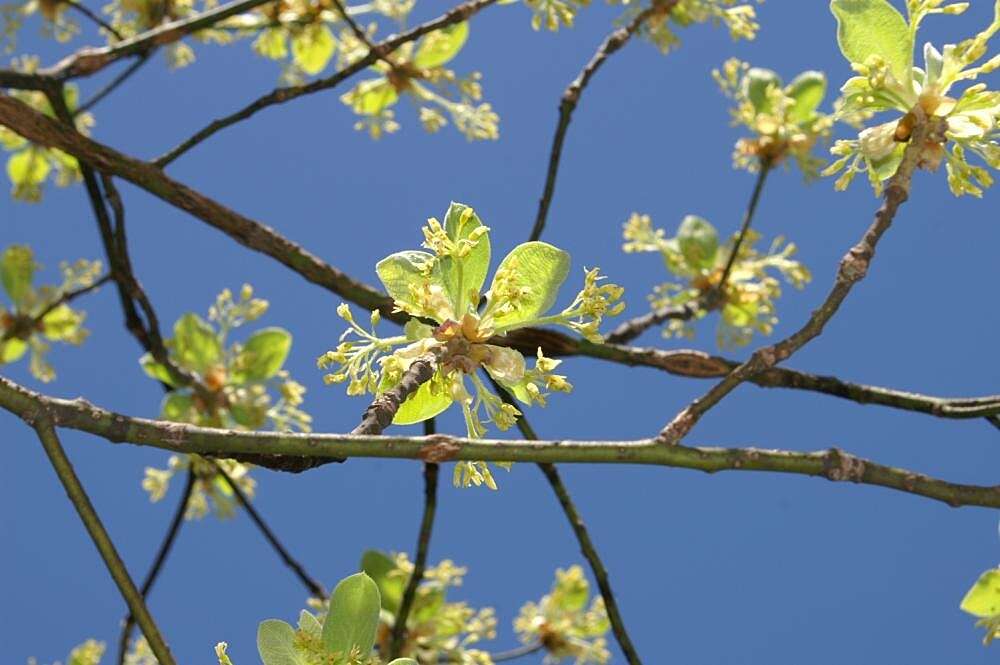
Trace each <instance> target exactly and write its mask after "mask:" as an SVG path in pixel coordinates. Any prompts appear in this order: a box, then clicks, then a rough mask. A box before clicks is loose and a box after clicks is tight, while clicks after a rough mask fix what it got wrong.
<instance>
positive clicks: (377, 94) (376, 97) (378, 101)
mask: <svg viewBox="0 0 1000 665" xmlns="http://www.w3.org/2000/svg"><path fill="white" fill-rule="evenodd" d="M340 99H341V101H343V102H344V103H345V104H347V105H348V106H350V107H351V110H352V111H354V112H355V113H357V114H358V115H378V114H379V113H381V112H382V111H383V109H387V108H389V107H390V106H392V105H393V104H395V103H396V102H397V101H399V93H398V92H397V91H396V87H395V86H394V85H392V83H391V82H390V81H389V79H387V78H385V77H384V76H380V77H378V78H374V79H369V80H367V81H362V82H361V83H359V84H357V85H356V86H355V87H354V89H353V90H351V91H350V92H348V93H346V94H345V95H343V96H342V97H341V98H340Z"/></svg>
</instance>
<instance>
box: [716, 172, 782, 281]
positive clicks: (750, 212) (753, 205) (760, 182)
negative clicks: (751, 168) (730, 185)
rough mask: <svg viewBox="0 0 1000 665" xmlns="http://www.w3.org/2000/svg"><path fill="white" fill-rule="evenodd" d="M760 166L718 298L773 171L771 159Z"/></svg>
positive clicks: (724, 270) (723, 274) (728, 260)
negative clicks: (768, 177) (769, 175)
mask: <svg viewBox="0 0 1000 665" xmlns="http://www.w3.org/2000/svg"><path fill="white" fill-rule="evenodd" d="M758 168H759V170H758V171H757V181H756V183H755V184H754V187H753V194H751V195H750V203H749V204H748V205H747V210H746V213H744V215H743V225H742V226H741V227H740V232H739V235H738V236H737V237H736V243H735V244H733V249H732V251H731V252H730V253H729V258H728V259H727V260H726V267H725V269H723V271H722V277H720V278H719V283H718V284H717V285H716V286H715V298H714V299H716V300H718V299H721V297H722V295H723V293H725V289H726V281H728V280H729V275H730V274H731V273H732V271H733V266H734V265H736V259H737V258H738V257H739V254H740V248H741V247H742V246H743V241H745V240H746V237H747V233H749V232H750V225H751V224H753V216H754V213H756V212H757V205H758V204H759V203H760V195H761V193H762V192H763V191H764V184H765V183H766V182H767V175H768V174H769V173H770V172H771V168H772V167H771V160H770V159H762V160H761V162H760V165H759V167H758Z"/></svg>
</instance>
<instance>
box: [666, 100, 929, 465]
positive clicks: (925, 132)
mask: <svg viewBox="0 0 1000 665" xmlns="http://www.w3.org/2000/svg"><path fill="white" fill-rule="evenodd" d="M931 122H932V121H928V119H927V118H926V117H921V118H920V120H919V122H918V123H917V126H916V128H915V129H914V131H913V135H912V137H911V141H910V144H909V145H908V146H907V147H906V152H905V153H904V155H903V161H902V162H901V163H900V165H899V169H898V170H897V171H896V175H894V176H893V177H892V179H891V180H890V181H889V184H888V186H887V187H886V191H885V201H884V202H883V204H882V207H881V208H879V210H878V212H877V213H875V221H874V222H873V223H872V225H871V226H870V227H869V228H868V231H866V232H865V235H864V236H863V237H862V238H861V240H859V241H858V243H857V244H856V245H854V247H852V248H851V249H850V251H849V252H848V253H847V254H846V255H845V256H844V258H843V259H842V260H841V262H840V267H839V268H838V270H837V277H836V279H835V281H834V284H833V287H832V288H831V290H830V293H829V294H828V295H827V297H826V300H824V301H823V303H822V304H821V305H820V306H819V307H818V308H817V309H815V310H814V311H813V313H812V316H810V317H809V320H808V321H807V322H806V324H805V325H804V326H803V327H802V328H800V329H799V330H798V331H797V332H795V333H793V334H792V335H791V336H790V337H788V338H786V339H784V340H782V341H780V342H778V343H776V344H772V345H769V346H766V347H763V348H760V349H758V350H757V351H755V352H754V353H753V355H752V356H751V357H750V360H748V361H747V362H745V363H743V364H742V365H740V366H739V367H737V368H736V369H734V370H733V371H732V372H731V373H730V374H729V375H727V376H726V378H724V379H723V380H722V381H720V382H719V383H717V384H716V385H715V386H714V387H713V388H712V389H711V390H709V391H708V392H707V393H705V395H703V396H702V397H700V398H698V399H696V400H695V401H693V402H692V403H691V404H689V405H688V406H687V407H685V408H684V409H682V410H681V411H680V413H678V414H677V415H676V416H675V417H674V419H673V420H672V421H671V422H670V423H668V424H667V426H666V427H664V428H663V430H662V431H661V432H660V435H659V439H660V440H661V441H663V442H664V443H666V444H670V445H672V444H675V443H677V442H678V441H680V440H681V439H682V438H683V437H684V435H686V434H687V433H688V432H689V431H690V430H691V428H692V427H694V425H695V424H696V423H697V422H698V420H699V419H700V418H701V417H702V416H703V415H704V414H705V413H706V412H708V410H709V409H711V408H712V407H713V406H715V405H716V404H718V403H719V402H720V401H722V400H723V399H724V398H725V397H726V396H727V395H728V394H729V393H730V392H732V391H733V390H734V389H735V388H736V387H737V386H738V385H740V384H741V383H743V382H744V381H746V380H748V379H749V378H751V377H753V376H754V375H756V374H758V373H760V372H762V371H764V370H766V369H769V368H771V367H774V365H775V364H777V363H779V362H781V361H783V360H786V359H787V358H789V357H790V356H791V355H792V354H794V353H795V352H796V351H798V350H799V349H801V348H802V347H803V346H805V345H806V344H808V343H809V342H810V341H811V340H813V339H815V338H816V337H818V336H819V335H820V334H822V332H823V328H824V327H826V324H827V322H828V321H829V320H830V319H831V318H833V316H834V314H836V313H837V311H838V310H839V309H840V306H841V304H842V303H843V302H844V300H845V299H846V298H847V296H848V295H849V294H850V292H851V290H852V289H853V288H854V286H855V285H856V284H857V283H858V282H860V281H861V280H862V279H864V277H865V275H866V274H867V272H868V267H869V265H870V263H871V261H872V258H873V257H874V255H875V247H876V246H877V245H878V242H879V240H880V239H881V238H882V236H883V235H884V234H885V232H886V231H888V230H889V227H890V226H891V225H892V220H893V219H894V218H895V216H896V213H897V211H898V210H899V207H900V206H901V205H903V203H905V202H906V200H907V198H909V194H910V183H911V181H912V179H913V173H914V172H915V171H916V169H917V164H918V162H919V160H920V154H921V151H922V150H923V149H924V145H925V142H926V141H927V138H928V136H929V135H931V133H932V131H933V133H935V134H936V133H938V128H937V127H934V128H932V127H931V126H930V124H931ZM933 122H936V121H933Z"/></svg>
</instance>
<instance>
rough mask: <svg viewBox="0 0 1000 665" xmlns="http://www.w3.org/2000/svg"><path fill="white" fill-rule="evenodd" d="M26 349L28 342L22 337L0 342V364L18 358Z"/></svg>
mask: <svg viewBox="0 0 1000 665" xmlns="http://www.w3.org/2000/svg"><path fill="white" fill-rule="evenodd" d="M27 350H28V343H27V342H25V341H24V340H23V339H16V338H15V339H8V340H7V341H5V342H0V365H2V364H4V363H12V362H14V361H16V360H20V359H21V357H22V356H23V355H24V354H25V352H26V351H27Z"/></svg>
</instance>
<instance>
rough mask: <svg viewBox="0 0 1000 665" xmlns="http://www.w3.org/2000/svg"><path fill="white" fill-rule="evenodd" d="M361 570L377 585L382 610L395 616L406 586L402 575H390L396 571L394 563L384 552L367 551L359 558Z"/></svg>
mask: <svg viewBox="0 0 1000 665" xmlns="http://www.w3.org/2000/svg"><path fill="white" fill-rule="evenodd" d="M361 570H363V571H364V572H365V573H366V574H367V575H368V576H369V577H371V578H372V580H374V582H375V584H377V585H378V590H379V594H380V595H381V597H382V609H384V610H387V611H389V612H392V613H393V614H395V613H396V612H397V611H398V610H399V603H400V601H402V599H403V591H404V588H405V585H406V580H405V578H404V576H403V575H390V573H392V572H393V571H395V570H396V562H395V561H393V560H392V558H391V557H390V556H388V555H387V554H385V553H384V552H380V551H378V550H368V551H367V552H365V553H364V554H363V555H362V557H361Z"/></svg>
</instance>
